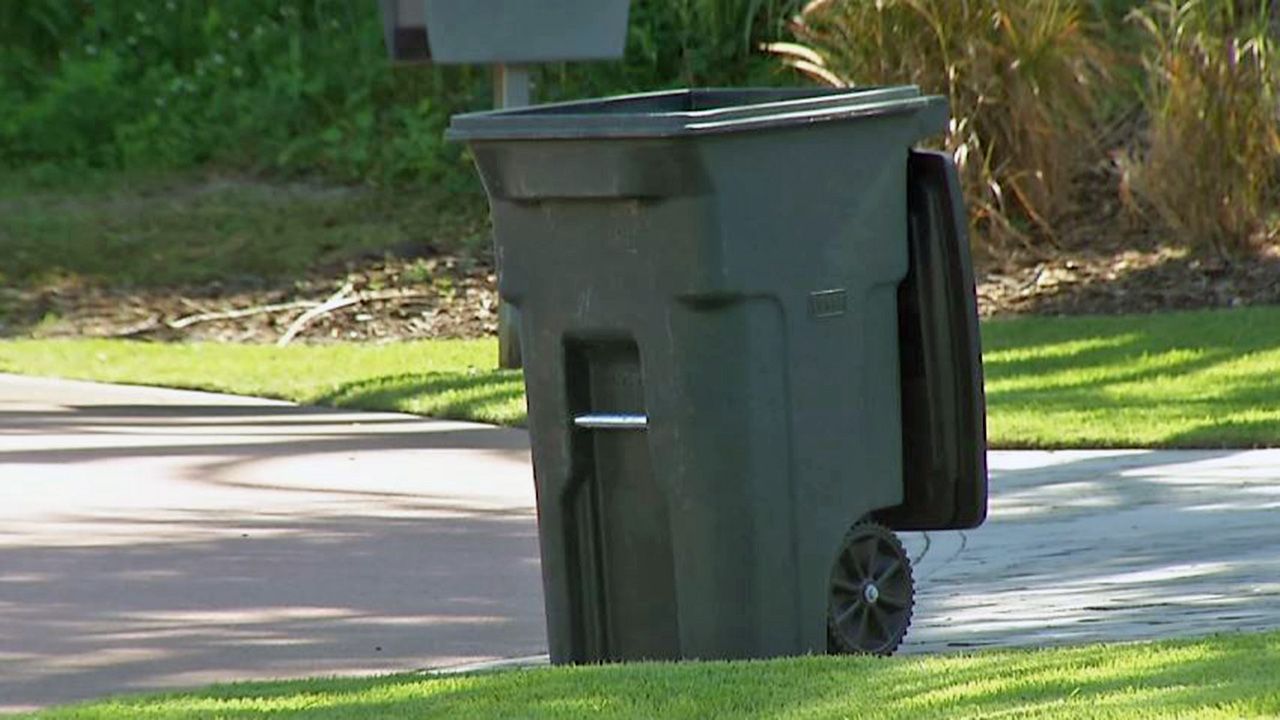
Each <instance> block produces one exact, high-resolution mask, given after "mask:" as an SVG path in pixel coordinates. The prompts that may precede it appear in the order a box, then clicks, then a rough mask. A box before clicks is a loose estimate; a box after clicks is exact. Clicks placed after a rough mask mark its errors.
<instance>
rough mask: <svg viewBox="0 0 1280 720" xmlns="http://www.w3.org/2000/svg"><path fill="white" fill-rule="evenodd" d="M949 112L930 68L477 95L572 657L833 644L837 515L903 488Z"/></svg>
mask: <svg viewBox="0 0 1280 720" xmlns="http://www.w3.org/2000/svg"><path fill="white" fill-rule="evenodd" d="M945 120H946V108H945V104H944V103H943V101H942V100H941V99H939V98H936V97H922V96H920V95H919V93H918V91H916V90H915V89H914V88H882V89H873V90H869V91H862V92H849V91H841V92H823V91H814V90H804V91H794V90H793V91H778V90H759V91H728V90H725V91H714V90H713V91H677V92H672V93H658V94H651V95H643V96H632V97H627V98H619V99H614V100H607V101H596V102H584V103H566V104H560V105H552V106H543V107H540V108H532V109H528V110H523V111H510V112H501V113H483V114H475V115H470V116H460V117H459V118H455V121H454V124H453V126H452V128H451V131H450V134H451V136H452V137H453V138H455V139H463V140H467V141H468V142H469V143H470V145H471V148H472V151H473V153H474V156H475V160H476V163H477V165H478V167H479V168H480V172H481V174H482V176H483V178H484V183H485V186H486V189H487V191H488V193H489V196H490V202H491V208H492V213H493V222H494V234H495V248H496V256H497V261H498V264H499V277H500V280H499V284H500V292H501V295H502V298H503V300H504V301H506V302H509V303H512V304H513V305H516V306H518V307H519V308H520V311H521V318H522V323H521V327H520V332H521V342H522V345H523V347H524V348H525V377H526V386H527V393H528V404H529V430H530V434H531V437H532V443H533V459H534V473H535V482H536V486H537V496H538V513H539V528H540V538H541V547H542V563H543V577H544V585H545V595H546V609H547V618H548V631H549V632H548V639H549V642H550V650H551V657H552V661H553V662H557V663H559V662H588V661H602V660H630V659H669V658H744V657H767V656H775V655H790V654H802V653H823V652H826V649H827V628H826V621H825V617H826V606H827V592H828V585H829V582H830V577H831V567H832V562H833V560H834V559H835V553H836V549H837V546H838V544H839V542H840V540H841V538H842V537H843V535H844V534H845V533H846V531H847V530H848V529H849V527H850V525H851V524H853V523H854V522H856V521H858V520H859V519H860V518H863V517H866V516H868V515H869V514H870V513H873V512H875V511H877V510H882V509H886V508H893V507H895V506H899V505H901V504H902V503H903V500H904V490H903V488H904V484H903V455H902V448H903V439H902V429H901V428H902V423H901V421H902V411H901V404H900V394H901V393H900V387H899V360H900V358H899V353H898V341H899V340H898V336H899V327H898V317H899V315H898V303H899V298H898V288H899V284H900V283H901V281H902V280H903V277H904V275H905V274H906V272H907V267H908V245H907V242H906V238H907V232H908V228H907V217H908V212H907V193H906V188H907V182H908V177H907V158H908V153H909V151H910V148H911V147H912V145H913V144H914V143H916V142H917V141H918V140H919V139H920V138H922V137H924V136H926V135H932V134H935V133H938V132H941V131H942V130H943V128H944V124H945ZM575 418H576V419H577V420H576V421H575Z"/></svg>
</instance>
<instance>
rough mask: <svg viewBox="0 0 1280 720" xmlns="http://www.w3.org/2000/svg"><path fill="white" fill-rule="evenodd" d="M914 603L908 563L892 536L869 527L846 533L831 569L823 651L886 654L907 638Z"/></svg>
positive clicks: (860, 525)
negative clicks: (825, 643) (825, 638)
mask: <svg viewBox="0 0 1280 720" xmlns="http://www.w3.org/2000/svg"><path fill="white" fill-rule="evenodd" d="M914 603H915V588H914V585H913V581H912V578H911V560H910V558H908V557H907V551H906V550H905V549H904V548H903V547H902V543H901V542H900V541H899V540H898V537H897V536H896V535H894V534H893V531H891V530H889V529H888V528H886V527H884V526H883V525H879V524H876V523H873V522H860V523H858V524H856V525H854V526H853V527H852V528H850V529H849V532H848V534H847V535H845V537H844V542H843V543H842V544H841V546H840V554H839V555H838V556H837V558H836V562H835V567H833V568H832V570H831V591H830V595H829V598H828V602H827V638H828V640H827V646H828V650H829V651H830V652H832V653H841V654H865V655H892V654H893V651H894V650H897V649H898V645H899V644H900V643H902V638H903V637H905V636H906V634H907V627H908V626H909V625H910V624H911V609H912V607H913V605H914Z"/></svg>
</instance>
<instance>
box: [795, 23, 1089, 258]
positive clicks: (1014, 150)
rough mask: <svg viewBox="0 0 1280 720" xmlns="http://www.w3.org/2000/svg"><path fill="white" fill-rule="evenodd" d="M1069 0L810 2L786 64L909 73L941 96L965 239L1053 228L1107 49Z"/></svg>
mask: <svg viewBox="0 0 1280 720" xmlns="http://www.w3.org/2000/svg"><path fill="white" fill-rule="evenodd" d="M1085 13H1086V9H1085V8H1084V7H1083V6H1082V5H1081V4H1080V3H1078V2H1076V1H1075V0H969V1H968V2H956V1H955V0H877V1H876V2H868V1H866V0H815V2H811V3H809V4H808V5H807V6H806V7H805V9H804V11H803V12H802V13H801V14H800V16H799V17H798V18H797V19H796V21H795V23H794V24H793V30H794V32H795V34H796V36H797V38H798V39H799V40H800V41H801V42H802V43H804V45H803V46H802V47H794V46H786V45H784V46H782V47H781V48H776V49H779V50H780V51H781V52H783V53H784V54H785V55H788V56H789V57H790V58H791V64H792V65H793V66H795V67H797V68H799V69H801V70H804V71H806V72H808V73H809V74H811V75H813V76H815V77H817V78H819V79H821V80H824V81H826V82H835V83H838V84H844V85H851V86H852V85H874V84H883V83H914V84H917V85H920V86H921V87H922V88H924V89H925V90H927V91H930V92H935V93H940V94H943V95H946V96H947V97H948V98H949V99H950V102H951V112H952V115H953V118H954V119H953V121H952V127H951V131H950V133H949V136H948V138H947V141H946V142H947V149H948V150H950V151H951V152H952V153H953V154H954V156H955V158H956V160H957V163H958V165H959V167H960V171H961V174H962V178H963V181H964V185H965V191H966V197H967V200H968V203H969V208H970V213H971V215H972V217H973V220H974V224H975V229H976V230H977V232H976V238H975V239H976V240H978V241H979V242H980V243H983V242H984V243H986V244H987V245H988V247H993V248H995V249H1000V248H1003V247H1007V246H1008V244H1009V243H1010V242H1018V243H1021V244H1023V245H1028V246H1030V245H1031V243H1032V241H1033V240H1034V239H1035V238H1036V237H1050V238H1051V237H1052V236H1053V233H1054V226H1055V221H1056V220H1057V218H1058V217H1059V216H1060V215H1061V214H1062V213H1063V212H1064V211H1065V210H1066V209H1067V202H1068V200H1067V198H1068V193H1067V192H1066V190H1067V188H1069V187H1070V185H1071V182H1072V180H1073V179H1074V177H1075V176H1076V174H1077V173H1078V172H1079V171H1080V169H1081V168H1082V167H1083V166H1084V165H1085V164H1087V163H1089V162H1092V161H1093V160H1095V159H1096V158H1097V157H1098V156H1099V155H1100V153H1099V151H1098V149H1097V148H1095V147H1092V146H1091V143H1090V139H1091V138H1092V137H1093V136H1094V134H1095V132H1094V127H1095V119H1096V118H1095V112H1094V109H1095V107H1096V105H1097V98H1098V94H1099V92H1100V90H1101V89H1102V88H1103V85H1104V81H1105V80H1106V79H1107V77H1108V65H1109V62H1108V52H1107V50H1106V48H1105V47H1104V46H1103V44H1102V43H1100V42H1099V40H1098V39H1097V37H1096V36H1095V35H1093V34H1091V33H1090V32H1089V31H1088V28H1086V26H1085Z"/></svg>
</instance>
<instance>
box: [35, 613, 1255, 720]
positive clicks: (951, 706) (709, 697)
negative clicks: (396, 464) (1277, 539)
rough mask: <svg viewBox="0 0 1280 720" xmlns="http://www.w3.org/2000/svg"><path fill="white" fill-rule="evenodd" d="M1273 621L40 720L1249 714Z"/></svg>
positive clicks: (418, 682) (605, 669)
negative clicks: (1213, 630)
mask: <svg viewBox="0 0 1280 720" xmlns="http://www.w3.org/2000/svg"><path fill="white" fill-rule="evenodd" d="M1277 678H1280V633H1269V634H1254V635H1230V636H1218V637H1211V638H1206V639H1201V640H1194V641H1166V642H1158V643H1143V644H1131V645H1109V646H1108V645H1092V646H1080V647H1069V648H1058V649H1051V650H1036V651H992V652H982V653H976V654H972V655H933V656H916V657H902V658H893V659H879V658H865V657H863V658H852V657H807V658H796V659H785V660H771V661H756V662H734V663H674V664H672V663H667V664H655V663H647V664H633V665H607V666H595V667H589V666H582V667H566V668H540V669H531V670H517V671H504V672H490V673H477V674H470V675H459V676H445V677H431V676H424V675H399V676H389V677H382V678H372V679H340V680H338V679H317V680H305V681H295V682H271V683H253V684H239V685H226V686H218V687H213V688H209V689H205V690H198V691H195V692H189V693H178V694H169V695H159V696H150V697H133V698H119V699H114V700H113V699H107V700H102V701H98V702H93V703H89V704H86V705H81V706H72V707H67V708H61V709H54V710H51V711H48V712H45V713H43V714H39V715H35V716H30V717H38V718H42V719H45V720H55V719H70V718H76V719H77V720H195V719H196V718H220V719H221V720H255V719H257V718H289V719H290V720H337V719H339V718H341V719H342V720H360V719H361V718H368V719H370V720H372V719H373V718H378V719H379V720H397V719H398V718H406V719H407V718H414V719H415V720H418V719H422V718H449V719H450V720H469V719H471V718H486V719H487V718H530V719H535V718H547V719H552V718H555V719H560V718H563V719H565V720H568V719H570V718H572V719H573V720H577V719H578V718H599V719H601V720H607V719H612V718H691V719H692V718H697V719H698V720H703V719H705V718H735V719H745V718H781V719H784V720H785V719H796V720H799V719H800V718H804V719H806V720H817V719H822V718H832V719H835V718H871V717H874V718H904V719H906V718H910V719H911V720H919V719H922V718H978V717H982V718H993V717H1018V718H1126V719H1127V718H1248V717H1275V716H1277V715H1280V681H1277Z"/></svg>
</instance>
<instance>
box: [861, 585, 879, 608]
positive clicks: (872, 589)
mask: <svg viewBox="0 0 1280 720" xmlns="http://www.w3.org/2000/svg"><path fill="white" fill-rule="evenodd" d="M879 599H880V588H878V587H876V584H875V583H873V582H869V583H867V584H866V585H863V586H862V600H863V602H865V603H867V604H868V605H875V604H876V601H877V600H879Z"/></svg>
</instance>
